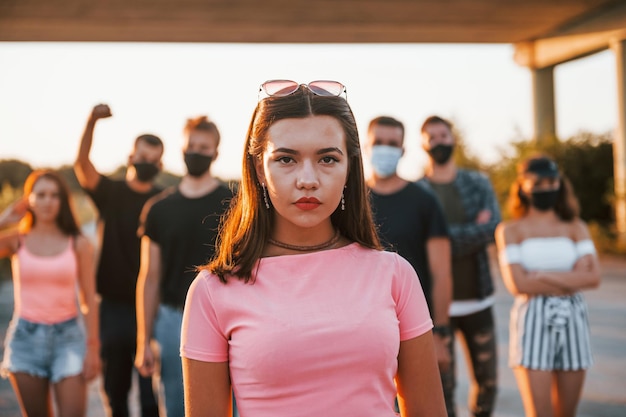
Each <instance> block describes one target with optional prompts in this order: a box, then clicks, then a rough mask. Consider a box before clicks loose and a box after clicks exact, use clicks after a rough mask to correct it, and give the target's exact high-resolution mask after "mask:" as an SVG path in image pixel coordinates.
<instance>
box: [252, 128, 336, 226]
mask: <svg viewBox="0 0 626 417" xmlns="http://www.w3.org/2000/svg"><path fill="white" fill-rule="evenodd" d="M257 175H258V178H259V180H260V181H261V183H265V185H266V187H267V193H268V197H269V198H270V200H271V204H272V207H273V208H274V210H275V212H276V217H275V225H276V228H277V229H280V230H294V229H303V228H313V227H316V226H320V225H330V215H331V214H332V213H333V212H334V211H335V210H336V209H337V207H338V206H339V203H340V201H341V194H342V192H343V189H344V186H345V184H346V181H347V177H348V152H347V149H346V137H345V133H344V130H343V128H342V126H341V124H340V122H339V121H338V120H337V119H335V118H333V117H331V116H310V117H307V118H303V119H283V120H279V121H277V122H275V123H274V124H272V125H271V126H270V128H269V131H268V138H267V143H266V147H265V151H264V152H263V158H262V161H261V162H260V163H258V164H257Z"/></svg>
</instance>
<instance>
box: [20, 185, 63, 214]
mask: <svg viewBox="0 0 626 417" xmlns="http://www.w3.org/2000/svg"><path fill="white" fill-rule="evenodd" d="M28 206H29V208H30V210H31V211H32V212H33V214H34V215H35V218H36V219H37V221H38V222H53V221H55V220H56V219H57V216H58V215H59V211H60V209H61V197H60V195H59V186H58V185H57V183H56V182H55V181H54V180H51V179H49V178H46V177H42V178H39V179H38V180H37V181H36V182H35V184H34V186H33V190H32V191H31V193H30V194H29V195H28Z"/></svg>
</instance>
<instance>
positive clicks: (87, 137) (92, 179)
mask: <svg viewBox="0 0 626 417" xmlns="http://www.w3.org/2000/svg"><path fill="white" fill-rule="evenodd" d="M105 117H111V110H110V109H109V106H107V105H106V104H98V105H97V106H95V107H94V108H93V110H92V112H91V114H90V115H89V119H87V125H86V126H85V131H84V132H83V137H82V139H81V141H80V147H79V148H78V155H77V157H76V161H75V162H74V172H75V173H76V178H78V182H79V183H80V185H81V186H82V187H83V188H86V189H88V190H95V189H96V187H97V186H98V181H99V180H100V173H99V172H98V171H97V170H96V168H95V167H94V166H93V164H92V163H91V159H89V152H90V151H91V144H92V142H93V131H94V128H95V126H96V122H97V121H98V120H99V119H102V118H105Z"/></svg>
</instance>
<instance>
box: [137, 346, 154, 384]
mask: <svg viewBox="0 0 626 417" xmlns="http://www.w3.org/2000/svg"><path fill="white" fill-rule="evenodd" d="M135 368H137V370H138V371H139V373H140V374H141V376H144V377H149V376H151V375H152V374H153V373H154V368H155V358H154V352H152V348H151V347H150V343H137V353H136V354H135Z"/></svg>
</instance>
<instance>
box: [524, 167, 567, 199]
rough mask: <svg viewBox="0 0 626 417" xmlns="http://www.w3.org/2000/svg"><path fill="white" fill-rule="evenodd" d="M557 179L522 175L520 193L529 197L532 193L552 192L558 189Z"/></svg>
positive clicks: (558, 182) (529, 174)
mask: <svg viewBox="0 0 626 417" xmlns="http://www.w3.org/2000/svg"><path fill="white" fill-rule="evenodd" d="M559 184H560V181H559V178H558V177H540V176H539V175H537V174H533V173H532V172H528V173H526V174H524V178H523V179H522V186H521V188H522V191H523V192H524V194H526V195H530V194H531V193H532V192H533V191H552V190H556V189H558V188H559Z"/></svg>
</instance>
